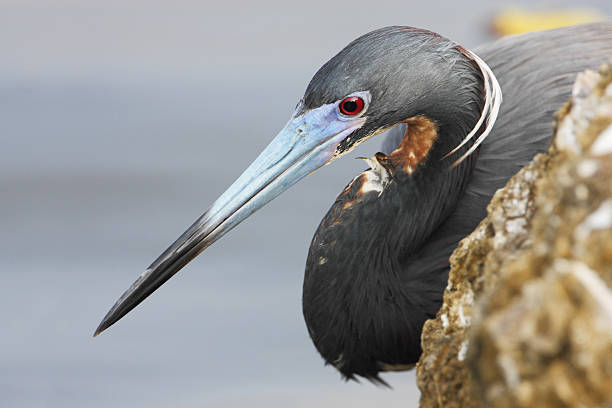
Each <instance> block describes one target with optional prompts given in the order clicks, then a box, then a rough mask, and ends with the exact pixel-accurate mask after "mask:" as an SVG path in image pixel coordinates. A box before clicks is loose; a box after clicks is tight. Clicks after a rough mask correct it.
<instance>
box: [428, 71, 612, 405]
mask: <svg viewBox="0 0 612 408" xmlns="http://www.w3.org/2000/svg"><path fill="white" fill-rule="evenodd" d="M557 124H558V129H557V133H556V136H555V140H554V142H553V145H552V146H551V148H550V149H549V151H548V153H547V154H542V155H538V156H536V157H535V158H534V160H533V161H532V163H531V164H530V165H528V166H527V167H525V168H524V169H523V170H521V171H520V172H519V173H518V174H517V175H516V176H514V177H513V178H512V179H511V180H510V181H509V182H508V184H507V185H506V187H504V188H503V189H501V190H500V191H498V192H497V193H496V194H495V196H494V197H493V199H492V201H491V203H490V204H489V206H488V216H487V218H486V219H484V220H483V221H482V222H481V223H480V225H479V226H478V228H477V229H476V230H475V231H474V232H473V233H472V234H471V235H470V236H468V237H466V238H465V239H464V240H463V241H461V243H460V244H459V246H458V248H457V249H456V250H455V252H454V253H453V255H452V257H451V271H450V276H449V283H448V287H447V288H446V291H445V295H444V304H443V306H442V308H441V309H440V311H439V312H438V315H437V317H436V319H434V320H430V321H428V322H427V323H426V324H425V327H424V329H423V334H422V346H423V355H422V356H421V359H420V361H419V363H418V365H417V381H418V385H419V388H420V389H421V392H422V396H421V402H420V405H421V407H560V406H570V407H573V406H576V407H578V406H580V407H590V406H593V407H602V406H612V291H611V290H610V287H612V66H607V67H604V68H602V69H601V70H600V73H599V74H597V73H595V72H586V73H583V74H580V75H579V77H578V79H577V81H576V84H575V86H574V90H573V95H572V100H571V102H570V103H569V104H568V105H566V106H565V107H564V108H563V109H562V111H561V112H560V113H559V119H558V121H557Z"/></svg>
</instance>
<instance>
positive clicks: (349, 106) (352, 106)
mask: <svg viewBox="0 0 612 408" xmlns="http://www.w3.org/2000/svg"><path fill="white" fill-rule="evenodd" d="M344 110H345V111H347V112H355V111H356V110H357V102H355V101H347V102H344Z"/></svg>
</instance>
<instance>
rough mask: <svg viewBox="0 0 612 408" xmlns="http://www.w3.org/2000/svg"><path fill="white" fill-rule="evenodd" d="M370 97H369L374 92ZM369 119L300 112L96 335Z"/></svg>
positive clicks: (328, 109) (327, 109) (327, 108)
mask: <svg viewBox="0 0 612 408" xmlns="http://www.w3.org/2000/svg"><path fill="white" fill-rule="evenodd" d="M366 96H368V97H369V93H368V94H367V95H366ZM296 112H298V111H296ZM364 123H365V117H363V116H361V117H357V118H350V119H347V118H343V117H340V116H339V115H338V103H332V104H328V105H323V106H321V107H319V108H317V109H312V110H309V111H306V112H304V113H302V114H300V115H297V114H294V115H293V117H292V118H291V120H290V121H289V122H288V123H287V125H286V126H285V127H284V128H283V130H281V131H280V133H279V134H278V135H277V136H276V137H275V138H274V139H273V140H272V142H271V143H270V144H269V145H268V146H267V147H266V148H265V149H264V151H263V152H262V153H261V154H260V155H259V157H257V158H256V159H255V161H254V162H253V163H252V164H251V165H250V166H249V167H248V168H247V169H246V170H245V171H244V173H242V175H241V176H240V177H239V178H238V179H237V180H236V181H235V182H234V183H233V184H232V185H231V186H230V188H228V189H227V190H226V191H225V192H224V193H223V194H222V195H221V197H219V198H218V199H217V200H216V201H215V202H214V204H213V205H212V206H211V207H210V209H209V210H208V211H206V212H205V213H204V214H203V215H202V216H201V217H200V218H199V219H198V220H197V221H196V222H194V223H193V225H192V226H191V227H189V229H187V231H185V232H184V233H183V235H181V236H180V237H179V238H178V239H177V240H176V241H175V242H174V243H173V244H172V245H170V247H168V249H166V250H165V251H164V252H163V253H162V254H161V255H160V256H159V257H158V258H157V259H156V260H155V261H154V262H153V263H152V264H151V266H149V267H148V268H147V269H146V270H145V271H144V273H143V274H142V275H140V277H138V279H137V280H136V281H135V282H134V283H133V284H132V286H130V287H129V289H128V290H127V291H126V292H125V293H124V294H123V295H122V296H121V297H120V298H119V300H117V302H116V303H115V305H114V306H113V307H112V308H111V309H110V311H109V312H108V313H107V314H106V316H105V317H104V319H102V322H101V323H100V325H99V326H98V328H97V329H96V331H95V333H94V337H95V336H97V335H98V334H100V333H101V332H102V331H104V330H106V329H107V328H108V327H110V326H111V325H113V324H114V323H116V322H117V321H118V320H119V319H121V318H122V317H123V316H125V314H127V313H128V312H129V311H130V310H132V309H133V308H134V307H136V306H137V305H138V304H139V303H140V302H142V301H143V300H144V299H145V298H147V296H149V295H150V294H151V293H153V292H154V291H155V290H156V289H157V288H159V287H160V286H161V285H163V284H164V283H165V282H166V281H167V280H168V279H170V278H171V277H172V276H173V275H174V274H175V273H177V272H178V271H179V270H180V269H181V268H182V267H183V266H185V265H186V264H187V263H188V262H189V261H191V260H192V259H193V258H195V257H196V256H197V255H198V254H199V253H200V252H202V251H203V250H204V249H206V248H207V247H208V246H210V245H212V244H213V243H214V242H215V241H217V240H218V239H219V238H221V237H222V236H223V235H225V234H226V233H227V232H228V231H229V230H231V229H232V228H234V227H235V226H236V225H238V224H239V223H240V222H241V221H243V220H244V219H245V218H247V217H248V216H249V215H251V214H253V213H254V212H255V211H257V210H258V209H259V208H261V207H262V206H264V205H265V204H267V203H268V202H270V201H271V200H272V199H274V198H275V197H277V196H278V195H279V194H280V193H282V192H283V191H285V190H287V189H288V188H289V187H291V186H292V185H293V184H295V183H297V182H298V181H299V180H300V179H302V178H303V177H304V176H306V175H308V174H310V173H312V172H313V171H315V170H316V169H318V168H319V167H321V166H323V165H325V164H327V163H329V162H330V161H332V160H333V159H334V158H335V153H336V148H337V147H338V145H339V144H340V142H341V141H342V140H344V139H345V138H346V137H347V136H349V135H350V134H351V133H352V132H354V131H355V130H356V129H358V128H360V127H361V126H363V124H364Z"/></svg>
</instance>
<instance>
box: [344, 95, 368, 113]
mask: <svg viewBox="0 0 612 408" xmlns="http://www.w3.org/2000/svg"><path fill="white" fill-rule="evenodd" d="M364 105H365V103H364V102H363V99H361V98H359V97H357V96H350V97H348V98H345V99H344V100H343V101H342V102H340V112H341V113H342V114H344V115H349V116H350V115H356V114H358V113H359V112H361V111H362V110H363V107H364Z"/></svg>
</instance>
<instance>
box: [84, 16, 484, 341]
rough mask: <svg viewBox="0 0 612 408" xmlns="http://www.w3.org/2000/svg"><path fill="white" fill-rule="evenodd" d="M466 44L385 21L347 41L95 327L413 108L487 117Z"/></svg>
mask: <svg viewBox="0 0 612 408" xmlns="http://www.w3.org/2000/svg"><path fill="white" fill-rule="evenodd" d="M464 51H465V50H463V49H461V48H460V47H457V46H456V44H454V43H453V42H451V41H450V40H447V39H445V38H443V37H441V36H439V35H437V34H435V33H432V32H429V31H425V30H418V29H412V28H407V27H388V28H383V29H380V30H376V31H373V32H371V33H368V34H366V35H364V36H362V37H360V38H358V39H356V40H355V41H353V42H351V43H350V44H349V45H348V46H347V47H346V48H344V49H343V50H342V51H341V52H340V53H338V54H337V55H336V56H334V57H333V58H332V59H331V60H330V61H328V62H327V63H326V64H325V65H323V67H321V68H320V69H319V71H318V72H317V73H316V74H315V75H314V77H313V78H312V80H311V82H310V83H309V85H308V87H307V89H306V92H305V94H304V96H303V98H302V99H301V101H300V102H299V103H298V106H297V108H296V110H295V112H294V113H293V115H292V117H291V118H290V120H289V121H288V123H287V124H286V125H285V127H284V128H283V129H282V130H281V131H280V132H279V133H278V135H277V136H276V137H275V138H274V139H273V140H272V141H271V142H270V144H269V145H268V146H267V147H266V148H265V149H264V151H263V152H262V153H261V154H260V155H259V156H258V157H257V158H256V159H255V160H254V161H253V162H252V163H251V165H249V166H248V168H247V169H246V170H245V171H244V172H243V173H242V175H241V176H240V177H239V178H238V179H237V180H236V181H235V182H234V183H233V184H232V185H231V186H230V187H229V188H228V189H227V190H226V191H225V192H224V193H223V194H222V195H221V196H220V197H219V198H218V199H217V200H216V201H215V202H214V203H213V204H212V206H211V207H210V208H209V210H208V211H207V212H206V213H205V214H204V215H202V216H201V217H200V218H199V219H198V220H197V221H196V222H195V223H194V224H193V225H192V226H191V227H190V228H189V229H188V230H187V231H185V233H184V234H183V235H181V236H180V237H179V238H178V239H177V240H176V241H175V242H174V243H173V244H172V245H171V246H170V247H169V248H168V249H167V250H166V251H165V252H164V253H162V254H161V255H160V256H159V257H158V258H157V259H156V260H155V261H154V262H153V263H152V264H151V265H150V266H149V267H148V268H147V269H146V270H145V272H144V273H143V274H142V275H141V276H140V277H139V278H138V279H137V280H136V282H134V284H132V286H131V287H130V288H129V289H128V290H127V291H126V292H125V293H124V294H123V295H122V296H121V297H120V298H119V300H118V301H117V302H116V304H115V305H114V306H113V307H112V309H111V310H110V311H109V312H108V314H107V315H106V317H105V318H104V319H103V321H102V322H101V323H100V326H99V327H98V329H97V330H96V334H98V333H100V332H101V331H103V330H105V329H106V328H108V327H109V326H110V325H112V324H114V323H115V322H116V321H118V320H119V319H120V318H121V317H123V316H124V315H125V314H126V313H127V312H129V311H130V310H131V309H133V308H134V307H135V306H136V305H138V304H139V303H140V302H141V301H142V300H144V299H145V298H146V297H147V296H149V295H150V294H151V293H152V292H153V291H155V290H156V289H157V288H158V287H159V286H161V285H162V284H163V283H164V282H165V281H167V280H168V279H169V278H170V277H171V276H173V275H174V274H175V273H176V272H178V271H179V270H180V269H181V268H182V267H183V266H184V265H186V264H187V263H188V262H189V261H190V260H191V259H193V258H194V257H195V256H196V255H198V254H199V253H200V252H202V251H203V250H204V249H205V248H207V247H208V246H210V245H211V244H212V243H213V242H215V241H217V240H218V239H219V238H221V237H222V236H223V235H224V234H226V233H227V232H228V231H230V230H231V229H232V228H234V227H235V226H236V225H238V224H239V223H240V222H241V221H243V220H244V219H245V218H247V217H248V216H250V215H251V214H252V213H254V212H255V211H257V210H258V209H259V208H261V207H262V206H264V205H265V204H266V203H268V202H269V201H271V200H272V199H274V198H275V197H276V196H278V195H279V194H280V193H282V192H283V191H285V190H287V189H288V188H289V187H290V186H292V185H293V184H295V183H296V182H298V181H299V180H300V179H302V178H303V177H305V176H306V175H308V174H310V173H312V172H313V171H315V170H317V169H318V168H320V167H322V166H324V165H325V164H328V163H330V162H331V161H333V160H334V159H336V158H338V157H340V156H342V155H343V154H346V153H348V152H349V151H351V150H352V149H353V148H354V147H355V146H357V145H358V144H359V143H360V142H363V141H364V140H366V139H368V138H370V137H372V136H374V135H376V134H378V133H380V132H382V131H384V130H386V129H389V128H391V127H393V126H395V125H397V124H399V123H403V122H405V121H406V120H407V119H409V118H411V117H416V116H424V117H426V118H427V119H429V120H430V121H431V122H433V123H436V124H437V125H438V126H445V124H447V123H451V124H452V123H460V124H461V123H464V127H465V128H466V131H465V132H463V134H462V135H461V136H462V137H463V136H465V134H466V133H468V132H469V129H470V127H472V126H474V122H476V120H478V117H479V116H481V110H482V106H479V104H478V102H477V101H479V100H480V99H479V98H475V97H474V95H475V94H476V93H478V92H482V90H483V75H482V72H481V70H479V67H478V65H477V64H475V63H474V60H473V59H470V58H468V56H466V53H465V52H464ZM485 83H486V81H485ZM474 101H476V102H474ZM466 114H467V119H466ZM470 115H471V116H470ZM481 117H482V116H481ZM478 127H479V126H478ZM460 133H461V132H460ZM451 143H455V142H454V141H452V142H449V145H450V144H451Z"/></svg>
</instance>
